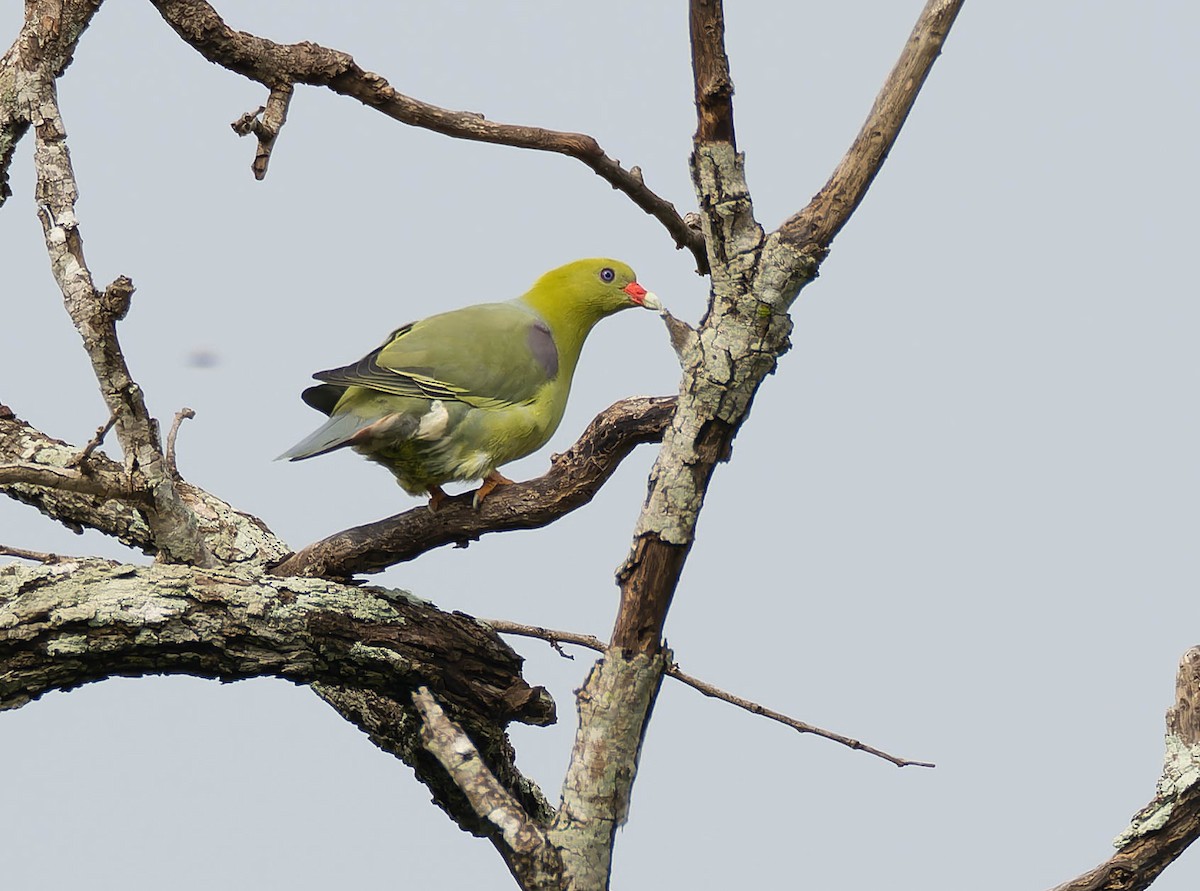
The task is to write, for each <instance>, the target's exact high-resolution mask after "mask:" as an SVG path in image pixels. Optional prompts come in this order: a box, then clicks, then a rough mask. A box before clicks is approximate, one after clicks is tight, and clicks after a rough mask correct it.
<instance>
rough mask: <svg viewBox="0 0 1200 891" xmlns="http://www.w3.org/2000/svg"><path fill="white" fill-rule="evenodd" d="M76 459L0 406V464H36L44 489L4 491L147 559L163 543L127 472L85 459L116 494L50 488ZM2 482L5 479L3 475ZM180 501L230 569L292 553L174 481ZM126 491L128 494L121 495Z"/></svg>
mask: <svg viewBox="0 0 1200 891" xmlns="http://www.w3.org/2000/svg"><path fill="white" fill-rule="evenodd" d="M78 457H79V450H78V449H76V448H74V447H72V446H70V445H67V444H66V443H64V442H60V441H59V440H57V439H52V438H51V437H49V436H47V435H46V434H45V433H42V432H41V431H40V430H38V429H36V428H34V427H32V426H30V425H29V424H27V423H25V422H24V421H22V420H20V419H19V418H17V417H16V416H15V415H14V414H13V412H12V410H11V409H10V408H8V407H7V406H4V405H0V462H9V463H10V465H12V464H20V463H22V462H24V463H27V464H30V465H33V466H34V467H36V468H38V469H39V473H40V474H42V476H41V480H42V482H43V483H46V484H47V485H33V484H30V483H21V482H11V483H4V482H0V492H2V493H4V494H5V495H8V496H9V497H11V498H15V499H16V500H18V501H21V502H24V503H25V504H29V505H32V506H33V507H36V508H37V509H38V510H40V511H41V512H42V513H43V514H45V515H46V516H48V517H50V518H51V519H53V520H57V521H58V522H60V523H62V524H63V525H64V526H66V527H67V528H69V529H71V530H72V531H75V532H82V531H83V530H84V528H88V529H95V530H96V531H98V532H102V533H104V534H105V535H109V536H112V537H113V538H116V539H118V540H119V541H121V542H123V543H124V544H126V545H129V546H130V547H133V548H136V549H138V550H141V551H144V552H145V553H147V554H155V555H156V554H157V553H158V545H157V543H156V541H155V538H154V535H153V533H152V531H151V529H150V525H149V523H148V522H147V520H146V515H147V512H148V501H149V496H148V495H146V494H145V493H140V492H138V491H137V490H135V489H133V488H131V487H130V484H129V482H128V475H127V474H126V472H125V468H124V467H122V466H121V465H120V464H117V463H116V462H115V461H112V460H111V459H109V458H108V457H106V456H105V455H104V454H103V453H102V452H93V453H92V454H91V455H89V456H88V459H87V461H86V463H85V468H84V470H82V471H71V472H78V473H82V474H83V476H84V478H95V479H97V480H101V481H103V482H104V483H105V484H106V485H108V484H111V488H106V489H104V491H103V492H102V493H101V494H85V493H83V492H78V491H67V490H65V489H62V488H58V487H57V486H54V485H50V484H52V483H55V482H57V481H58V480H59V478H60V476H61V474H63V473H65V472H67V471H65V470H64V468H69V467H70V466H71V465H72V463H73V462H74V461H75V460H76V459H77V458H78ZM0 476H2V474H0ZM176 490H177V491H178V493H179V497H180V498H181V499H182V500H183V502H184V503H185V504H186V506H187V507H188V509H189V510H190V511H191V512H192V514H193V516H194V517H195V518H196V523H197V524H198V527H199V530H200V533H201V534H202V535H203V536H204V540H205V542H206V544H207V547H208V548H209V550H210V551H211V552H212V554H213V556H214V557H215V558H216V559H218V560H220V561H221V562H222V563H224V564H226V565H233V564H239V563H244V564H261V563H274V562H277V561H279V560H280V559H282V558H283V556H284V555H285V554H287V552H288V548H287V545H285V544H284V543H283V542H282V541H280V540H279V539H278V538H276V537H275V536H274V535H273V534H272V533H271V531H270V530H269V529H267V527H266V525H265V524H264V523H263V522H262V521H261V520H259V519H258V518H257V517H253V516H251V515H250V514H247V513H243V512H242V511H238V510H235V509H234V508H233V507H231V506H230V505H228V504H226V503H225V502H224V501H222V500H221V499H219V498H217V497H216V496H214V495H211V494H209V493H208V492H205V491H204V490H203V489H200V488H198V487H196V486H192V485H190V484H188V483H185V482H177V483H176ZM122 492H127V493H128V495H127V496H126V495H122V494H121V493H122Z"/></svg>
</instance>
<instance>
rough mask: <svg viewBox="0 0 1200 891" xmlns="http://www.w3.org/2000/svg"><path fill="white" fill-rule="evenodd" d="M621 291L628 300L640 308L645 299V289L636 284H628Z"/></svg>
mask: <svg viewBox="0 0 1200 891" xmlns="http://www.w3.org/2000/svg"><path fill="white" fill-rule="evenodd" d="M622 290H624V291H625V293H626V294H628V295H629V299H630V300H632V301H633V302H634V303H636V304H637V305H638V306H641V305H642V303H643V301H645V299H646V289H645V288H643V287H642V286H641V285H639V284H638V283H637V282H630V283H629V284H627V285H626V286H625V287H624V288H623V289H622Z"/></svg>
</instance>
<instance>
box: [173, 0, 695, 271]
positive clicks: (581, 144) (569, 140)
mask: <svg viewBox="0 0 1200 891" xmlns="http://www.w3.org/2000/svg"><path fill="white" fill-rule="evenodd" d="M152 2H153V3H154V6H155V7H156V8H157V9H158V11H159V13H160V14H161V15H162V17H163V18H164V19H165V20H166V22H167V24H169V25H170V26H171V28H172V29H174V31H175V33H176V34H178V35H179V36H180V37H181V38H183V40H184V41H185V42H186V43H187V44H188V45H190V46H191V47H192V48H193V49H195V50H196V51H197V52H198V53H200V55H202V56H204V58H206V59H208V61H210V62H212V63H214V64H216V65H220V66H221V67H223V68H226V69H228V70H229V71H233V72H236V73H237V74H241V75H243V76H244V77H247V78H249V79H251V80H254V81H257V82H258V83H261V84H263V85H264V86H266V87H267V88H268V89H270V90H272V91H276V90H278V89H280V88H281V87H285V86H287V85H290V84H296V83H303V84H310V85H312V86H321V87H327V88H329V89H330V90H333V91H334V92H335V93H340V94H342V95H343V96H349V97H351V98H353V99H357V100H358V101H359V102H361V103H363V104H364V105H367V106H369V107H371V108H374V109H376V110H377V111H380V112H382V113H383V114H385V115H387V116H388V117H390V118H393V119H395V120H397V121H400V122H401V123H404V124H408V125H410V126H413V127H420V128H422V129H425V130H432V131H434V132H436V133H441V134H443V135H446V136H451V137H454V138H456V139H467V140H472V141H475V142H488V143H493V144H497V145H510V146H514V147H515V148H524V149H532V150H534V151H542V152H555V153H558V154H562V155H567V156H568V157H571V158H575V159H576V160H578V161H580V162H582V163H583V164H584V165H586V166H587V167H588V168H590V169H591V170H592V172H594V173H595V174H596V175H597V176H599V177H600V178H602V179H603V180H605V181H606V182H607V183H609V184H610V185H611V186H612V187H613V188H614V189H617V190H618V191H620V192H623V193H624V194H625V195H627V196H628V197H629V198H630V200H632V201H633V203H634V204H636V205H637V206H638V207H640V208H641V209H642V210H644V211H645V212H646V213H648V214H650V215H651V216H653V217H654V218H655V219H656V220H658V221H659V222H660V223H662V225H663V226H664V227H665V228H666V230H667V231H668V232H669V233H670V235H671V237H672V238H673V239H674V241H675V245H676V247H679V248H687V249H688V250H689V251H691V252H692V254H693V256H694V257H695V259H696V265H697V270H698V271H699V272H700V273H701V274H705V273H707V272H708V254H707V250H706V248H705V245H704V239H703V238H702V237H701V235H700V233H699V232H698V231H696V230H695V229H693V228H691V227H690V226H688V225H687V223H686V222H685V221H684V219H683V217H681V216H680V215H679V212H678V211H677V210H676V209H675V206H674V205H673V204H671V202H669V201H667V200H666V199H664V198H662V197H660V196H659V195H658V194H656V193H655V192H653V191H652V190H651V189H650V188H648V187H647V186H646V184H645V182H644V181H643V178H642V174H641V171H640V170H639V169H638V168H636V167H634V168H630V169H628V170H626V169H625V168H624V167H622V166H621V164H620V162H619V161H616V160H614V159H613V158H610V157H609V156H608V155H607V154H606V153H605V152H604V150H603V149H602V148H601V147H600V143H598V142H597V141H596V140H595V139H594V138H593V137H591V136H588V135H586V134H583V133H569V132H563V131H559V130H547V129H544V128H542V127H529V126H522V125H519V124H502V123H497V122H495V121H489V120H487V119H486V118H484V116H483V115H481V114H477V113H474V112H466V111H451V110H449V109H445V108H440V107H438V106H436V105H431V104H430V103H428V102H422V101H421V100H419V99H413V98H412V97H410V96H406V95H404V94H403V93H399V92H397V91H396V90H395V89H394V88H393V87H392V86H391V84H389V83H388V82H387V80H385V79H384V78H383V77H381V76H380V75H378V74H375V73H374V72H371V71H365V70H364V69H362V68H360V67H359V66H358V64H357V63H356V62H355V61H354V59H353V58H352V57H351V56H350V55H349V54H347V53H344V52H340V51H338V50H334V49H329V48H327V47H324V46H320V45H319V44H316V43H311V42H305V43H294V44H280V43H275V42H273V41H271V40H266V39H265V38H262V37H256V36H255V35H253V34H247V33H246V32H245V31H235V30H233V29H232V28H230V27H229V26H228V25H226V24H225V22H224V21H223V20H222V18H221V16H220V15H219V14H218V13H217V11H216V10H215V9H213V7H212V6H210V5H209V4H208V3H205V2H202V0H152ZM279 124H280V126H282V119H280V120H279ZM247 132H249V130H248V131H247ZM277 133H278V130H277V129H276V134H273V136H272V139H273V138H274V135H277ZM264 169H265V168H264ZM256 172H257V168H256Z"/></svg>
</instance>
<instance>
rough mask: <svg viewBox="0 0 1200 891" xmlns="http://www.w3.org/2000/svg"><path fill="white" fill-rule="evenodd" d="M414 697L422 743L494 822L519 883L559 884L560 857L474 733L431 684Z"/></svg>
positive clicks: (531, 885) (500, 845)
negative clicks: (488, 759) (498, 775)
mask: <svg viewBox="0 0 1200 891" xmlns="http://www.w3.org/2000/svg"><path fill="white" fill-rule="evenodd" d="M412 699H413V703H414V704H415V705H416V707H417V711H418V712H419V713H420V715H421V731H420V739H421V745H422V746H424V748H425V749H426V751H428V752H429V753H430V754H432V755H433V756H434V757H435V758H437V760H438V763H440V764H441V765H442V767H443V768H445V770H446V773H447V774H449V775H450V778H451V779H452V780H453V781H454V784H455V785H456V786H457V787H458V788H459V789H461V790H462V792H463V794H464V795H465V796H466V798H467V800H468V801H469V802H470V804H471V807H472V808H473V809H474V811H475V813H476V814H478V815H479V817H480V818H481V819H483V820H486V821H487V822H488V823H489V824H490V825H491V826H492V827H493V832H492V835H493V836H494V842H495V843H496V847H497V848H498V849H499V850H500V853H501V854H502V855H503V856H504V861H505V863H507V864H508V868H509V869H510V870H511V871H512V874H513V876H514V877H515V878H516V879H517V881H518V882H520V884H521V887H522V888H524V889H526V891H533V889H547V891H549V889H558V888H561V887H562V879H563V862H562V857H561V856H560V854H559V852H558V849H557V848H555V847H554V845H552V844H551V843H550V839H549V838H548V837H547V835H546V830H545V827H544V826H542V825H541V824H540V823H539V822H538V821H537V820H535V819H532V818H531V816H530V815H529V814H528V813H527V812H526V810H525V808H523V807H522V806H521V803H520V802H519V801H517V799H516V798H514V797H513V796H512V795H511V794H510V793H509V791H508V790H507V789H506V788H505V787H504V786H503V785H501V783H500V782H499V781H498V780H497V779H496V777H495V776H494V775H493V774H492V772H491V770H489V769H488V766H487V764H486V763H485V762H484V761H483V759H482V758H481V757H480V754H479V750H478V749H477V748H476V747H475V744H474V743H473V742H472V741H471V738H470V737H469V736H467V734H466V733H465V732H463V729H462V728H461V727H459V726H458V725H457V724H456V723H455V722H454V721H452V720H450V719H449V718H448V717H446V713H445V711H443V710H442V707H441V706H440V705H439V704H438V702H437V700H436V699H435V698H434V696H433V694H432V693H430V692H429V690H428V688H426V687H419V688H418V689H417V690H415V691H414V692H413V694H412Z"/></svg>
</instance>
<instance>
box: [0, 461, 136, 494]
mask: <svg viewBox="0 0 1200 891" xmlns="http://www.w3.org/2000/svg"><path fill="white" fill-rule="evenodd" d="M13 483H24V484H25V485H28V486H47V487H49V488H52V489H59V490H61V491H63V492H76V493H79V494H81V495H100V496H101V497H104V498H119V499H121V500H141V501H146V500H148V496H140V495H139V494H138V493H136V492H134V490H133V488H132V487H131V486H130V485H129V479H128V478H127V477H126V476H125V475H124V474H112V473H96V472H94V471H93V472H90V473H84V472H82V471H80V470H75V469H73V468H67V467H46V466H43V465H41V464H31V463H29V462H28V461H18V462H16V463H13V464H0V486H5V485H12V484H13Z"/></svg>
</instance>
